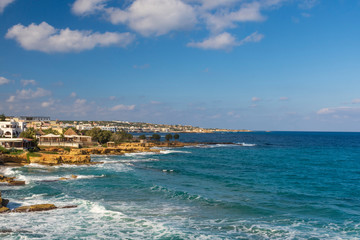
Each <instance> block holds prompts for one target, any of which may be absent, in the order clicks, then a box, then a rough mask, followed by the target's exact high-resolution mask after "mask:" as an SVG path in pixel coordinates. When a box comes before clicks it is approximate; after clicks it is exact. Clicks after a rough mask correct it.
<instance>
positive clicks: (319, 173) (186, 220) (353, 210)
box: [0, 132, 360, 239]
mask: <svg viewBox="0 0 360 240" xmlns="http://www.w3.org/2000/svg"><path fill="white" fill-rule="evenodd" d="M180 140H182V141H185V142H232V143H244V145H243V146H240V145H235V144H232V145H224V144H217V145H199V146H197V147H188V148H178V149H162V152H161V154H128V155H125V156H111V157H110V156H108V157H106V156H93V157H92V158H93V161H103V162H104V164H99V165H94V166H60V167H45V166H39V165H30V166H27V167H21V168H7V169H1V170H0V171H3V172H5V174H7V175H13V176H17V177H18V178H20V179H24V180H26V181H27V183H28V184H27V185H25V186H19V187H8V186H4V185H0V189H1V191H2V194H3V197H5V198H8V199H10V201H11V205H10V207H16V206H18V205H28V204H35V203H55V204H56V205H58V206H65V205H71V204H76V205H78V207H77V208H75V209H59V210H54V211H49V212H42V213H28V214H20V213H17V214H14V213H12V214H5V215H0V222H1V223H3V225H2V226H0V230H1V229H7V230H12V231H13V232H12V233H3V234H1V233H0V238H4V239H31V238H36V239H78V238H86V239H360V191H359V190H360V187H359V181H360V133H314V132H270V133H265V132H254V133H216V134H181V135H180ZM71 174H75V175H78V176H79V178H78V179H76V180H69V181H56V182H52V181H46V180H56V179H58V178H59V177H66V176H70V175H71Z"/></svg>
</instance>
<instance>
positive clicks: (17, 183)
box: [8, 181, 25, 186]
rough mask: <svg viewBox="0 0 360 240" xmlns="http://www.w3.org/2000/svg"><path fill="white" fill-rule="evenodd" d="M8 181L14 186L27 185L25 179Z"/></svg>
mask: <svg viewBox="0 0 360 240" xmlns="http://www.w3.org/2000/svg"><path fill="white" fill-rule="evenodd" d="M8 183H9V184H10V185H13V186H21V185H25V181H9V182H8Z"/></svg>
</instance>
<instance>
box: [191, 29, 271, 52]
mask: <svg viewBox="0 0 360 240" xmlns="http://www.w3.org/2000/svg"><path fill="white" fill-rule="evenodd" d="M263 37H264V35H262V34H259V33H257V32H254V33H253V34H251V35H249V36H247V37H246V38H244V39H243V40H241V41H237V40H236V39H235V37H234V36H232V35H231V34H230V33H228V32H224V33H221V34H219V35H216V36H212V37H209V38H208V39H205V40H204V41H202V42H191V43H188V44H187V46H189V47H197V48H202V49H213V50H219V49H222V50H230V49H232V48H233V47H235V46H240V45H243V44H245V43H248V42H259V41H261V39H262V38H263Z"/></svg>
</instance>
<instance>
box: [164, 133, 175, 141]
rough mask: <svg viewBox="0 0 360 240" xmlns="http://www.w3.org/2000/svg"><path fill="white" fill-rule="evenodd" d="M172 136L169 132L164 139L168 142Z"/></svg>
mask: <svg viewBox="0 0 360 240" xmlns="http://www.w3.org/2000/svg"><path fill="white" fill-rule="evenodd" d="M172 138H173V136H172V135H171V134H170V133H169V134H166V135H165V140H166V141H168V142H169V141H170V140H171V139H172Z"/></svg>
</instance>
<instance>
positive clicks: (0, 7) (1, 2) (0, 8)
mask: <svg viewBox="0 0 360 240" xmlns="http://www.w3.org/2000/svg"><path fill="white" fill-rule="evenodd" d="M14 1H15V0H0V13H2V12H4V9H5V8H6V7H7V6H8V5H9V4H10V3H12V2H14Z"/></svg>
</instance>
